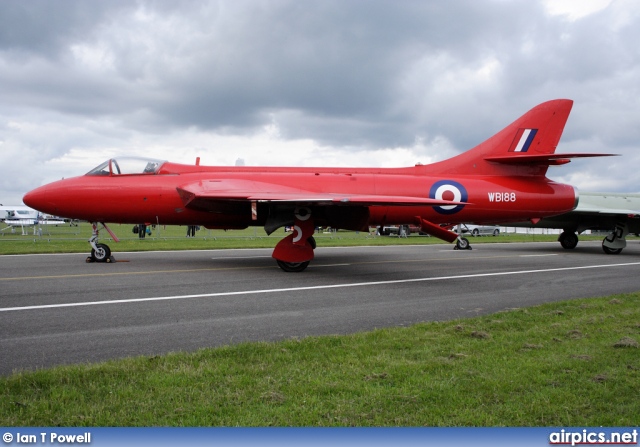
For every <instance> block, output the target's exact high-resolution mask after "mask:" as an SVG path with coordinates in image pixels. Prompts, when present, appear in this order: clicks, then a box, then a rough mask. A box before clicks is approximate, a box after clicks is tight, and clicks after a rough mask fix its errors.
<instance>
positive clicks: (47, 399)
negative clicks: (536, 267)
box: [0, 293, 640, 426]
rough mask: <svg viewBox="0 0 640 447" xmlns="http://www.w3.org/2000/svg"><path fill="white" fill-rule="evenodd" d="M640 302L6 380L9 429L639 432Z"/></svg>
mask: <svg viewBox="0 0 640 447" xmlns="http://www.w3.org/2000/svg"><path fill="white" fill-rule="evenodd" d="M639 339H640V293H634V294H625V295H617V296H613V297H607V298H595V299H582V300H574V301H568V302H562V303H554V304H547V305H542V306H537V307H533V308H526V309H517V310H512V311H509V312H502V313H499V314H494V315H489V316H484V317H477V318H472V319H464V320H457V321H449V322H436V323H424V324H417V325H414V326H411V327H407V328H391V329H381V330H376V331H372V332H366V333H358V334H354V335H349V336H325V337H309V338H304V339H300V340H298V339H294V340H287V341H283V342H278V343H250V344H241V345H234V346H227V347H221V348H216V349H203V350H200V351H197V352H195V353H175V354H169V355H166V356H157V357H137V358H129V359H125V360H118V361H110V362H106V363H102V364H92V365H74V366H65V367H58V368H54V369H50V370H43V371H36V372H20V373H15V374H13V375H11V376H9V377H4V378H0V425H3V426H601V425H602V426H637V425H638V424H639V423H640V399H638V392H639V391H640V385H639V384H640V349H639V348H638V340H639Z"/></svg>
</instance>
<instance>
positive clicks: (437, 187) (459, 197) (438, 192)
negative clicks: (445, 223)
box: [429, 180, 469, 214]
mask: <svg viewBox="0 0 640 447" xmlns="http://www.w3.org/2000/svg"><path fill="white" fill-rule="evenodd" d="M429 197H430V198H432V199H436V200H450V201H452V202H466V201H467V200H468V198H469V195H468V194H467V190H466V189H465V187H464V186H462V185H461V184H460V183H458V182H454V181H453V180H440V181H439V182H436V183H434V184H433V186H431V189H430V190H429ZM462 208H464V205H442V206H434V207H433V209H434V210H436V211H437V212H438V213H440V214H455V213H457V212H459V211H460V210H462Z"/></svg>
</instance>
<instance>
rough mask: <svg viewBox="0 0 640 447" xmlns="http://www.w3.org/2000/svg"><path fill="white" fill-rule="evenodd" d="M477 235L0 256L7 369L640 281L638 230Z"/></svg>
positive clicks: (535, 299) (292, 333) (376, 322)
mask: <svg viewBox="0 0 640 447" xmlns="http://www.w3.org/2000/svg"><path fill="white" fill-rule="evenodd" d="M472 242H473V240H472ZM112 248H114V249H117V247H116V246H113V247H112ZM473 248H474V249H473V250H471V251H456V250H453V249H452V246H451V245H431V246H391V247H349V248H323V247H321V246H320V247H318V249H317V250H316V252H315V253H316V259H315V260H314V261H312V263H311V265H310V266H309V268H308V269H307V270H306V271H304V272H302V273H285V272H283V271H281V270H280V269H279V268H278V267H277V266H276V263H275V261H274V260H273V259H271V250H268V249H255V250H211V251H183V252H144V253H117V252H116V253H115V257H116V259H117V261H118V262H116V263H113V264H98V263H92V264H87V263H85V258H86V255H84V254H64V255H63V254H60V255H23V256H0V374H2V375H7V374H10V373H11V372H14V371H19V370H33V369H37V368H42V367H49V366H52V365H60V364H71V363H83V362H97V361H102V360H108V359H113V358H122V357H127V356H136V355H157V354H164V353H167V352H171V351H194V350H197V349H199V348H203V347H213V346H221V345H227V344H233V343H239V342H245V341H274V340H282V339H287V338H292V337H300V338H301V337H306V336H310V335H321V334H347V333H353V332H358V331H366V330H371V329H375V328H381V327H390V326H403V325H410V324H414V323H418V322H422V321H436V320H438V321H441V320H449V319H455V318H459V317H470V316H476V315H481V314H488V313H493V312H497V311H500V310H504V309H511V308H518V307H526V306H532V305H536V304H539V303H544V302H550V301H559V300H565V299H571V298H582V297H595V296H603V295H609V294H614V293H622V292H634V291H638V290H640V275H638V270H639V269H640V244H638V242H637V241H631V242H629V243H628V246H627V248H626V249H625V250H624V251H623V252H622V254H620V255H605V254H604V253H603V252H602V249H601V248H600V243H598V242H584V241H581V242H580V244H579V245H578V247H577V248H576V249H575V250H563V249H562V248H561V247H560V245H559V244H558V243H528V244H475V245H473Z"/></svg>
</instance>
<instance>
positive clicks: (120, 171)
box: [87, 157, 164, 175]
mask: <svg viewBox="0 0 640 447" xmlns="http://www.w3.org/2000/svg"><path fill="white" fill-rule="evenodd" d="M163 163H164V160H154V159H150V158H134V157H121V158H112V159H110V160H107V161H105V162H104V163H101V164H100V165H98V166H96V167H95V168H93V169H92V170H91V171H89V172H87V175H135V174H137V175H140V174H146V175H150V174H156V173H157V172H158V169H159V168H160V166H162V164H163Z"/></svg>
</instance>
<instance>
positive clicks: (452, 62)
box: [0, 0, 640, 205]
mask: <svg viewBox="0 0 640 447" xmlns="http://www.w3.org/2000/svg"><path fill="white" fill-rule="evenodd" d="M638 42H640V2H638V1H637V0H613V1H611V0H575V1H570V0H565V1H558V0H550V1H542V0H540V1H531V0H521V1H518V0H514V1H509V0H486V1H483V0H449V1H446V2H445V1H439V0H438V1H436V0H433V1H427V0H416V1H408V0H400V1H396V0H390V1H375V0H362V1H359V0H348V1H345V0H336V1H331V0H313V1H312V0H290V1H289V0H273V1H270V0H226V1H175V0H167V1H161V0H159V1H137V2H136V1H129V0H127V1H115V0H108V1H106V0H104V1H101V0H94V1H85V0H60V1H53V0H51V1H42V0H30V1H23V0H4V1H2V2H0V203H3V204H5V205H8V204H20V203H22V196H23V195H24V193H26V192H27V191H29V190H30V189H33V188H35V187H37V186H40V185H42V184H44V183H48V182H50V181H53V180H57V179H60V178H62V177H72V176H76V175H81V174H84V173H86V172H87V171H89V170H90V169H91V168H93V167H94V166H97V165H98V164H100V163H101V162H102V161H104V160H106V159H108V158H110V157H117V156H123V155H135V156H147V157H153V158H160V159H167V160H171V161H175V162H183V163H190V164H191V163H194V162H195V159H196V157H200V158H201V164H209V165H233V164H235V163H236V160H237V159H239V158H241V159H243V160H244V161H245V163H246V164H247V165H285V166H389V167H391V166H412V165H414V164H415V163H417V162H421V163H429V162H434V161H439V160H443V159H445V158H448V157H451V156H453V155H455V154H458V153H460V152H463V151H465V150H467V149H470V148H471V147H473V146H475V145H476V144H478V143H480V142H481V141H483V140H484V139H486V138H488V137H489V136H491V135H493V134H494V133H496V132H497V131H498V130H500V129H502V128H503V127H505V126H506V125H507V124H509V123H510V122H512V121H513V120H515V119H516V118H517V117H519V116H520V115H522V114H523V113H524V112H526V111H527V110H529V109H530V108H532V107H534V106H535V105H537V104H539V103H541V102H543V101H547V100H549V99H556V98H569V99H573V100H574V101H575V103H574V106H573V111H572V113H571V115H570V117H569V121H568V123H567V127H566V128H565V132H564V134H563V137H562V139H561V140H560V145H559V148H558V152H607V153H616V154H622V156H621V157H615V158H613V157H609V158H603V159H584V160H574V161H573V162H572V163H570V164H569V165H565V166H562V167H552V168H551V169H550V170H549V174H548V175H549V177H550V178H552V179H554V180H558V181H562V182H567V183H571V184H573V185H575V186H577V187H578V188H580V189H581V190H584V191H620V192H639V191H640V151H639V150H638V149H639V147H640V45H638Z"/></svg>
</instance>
